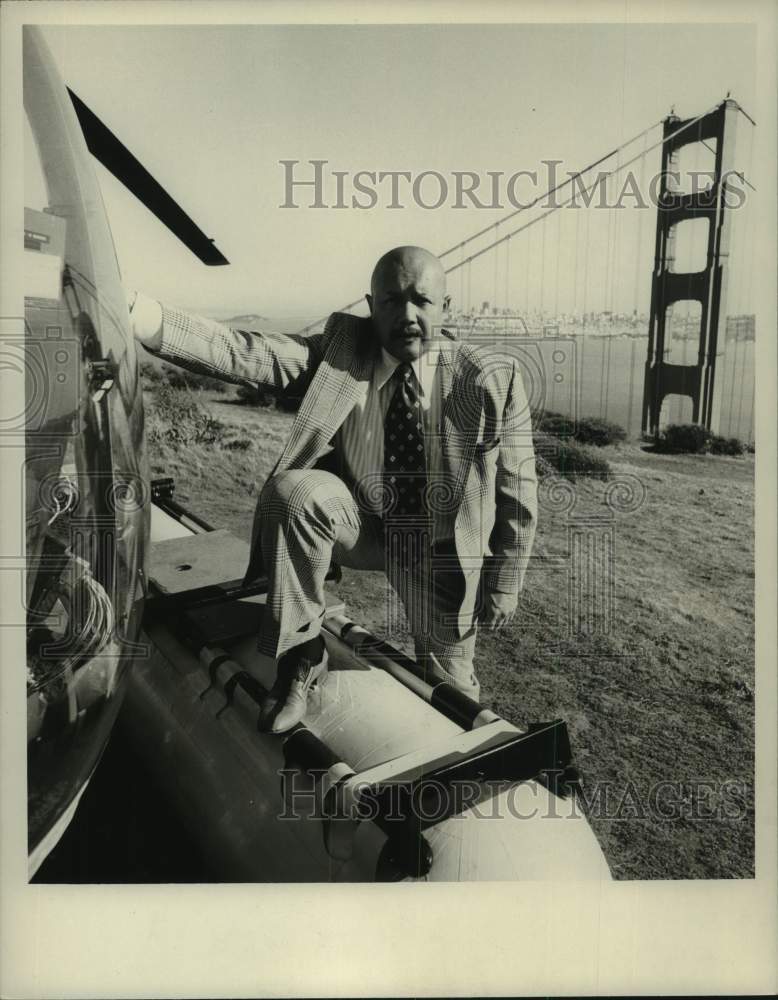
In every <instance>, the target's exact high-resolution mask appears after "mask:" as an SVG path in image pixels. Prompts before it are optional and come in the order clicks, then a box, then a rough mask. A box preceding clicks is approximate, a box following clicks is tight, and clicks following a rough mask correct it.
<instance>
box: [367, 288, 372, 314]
mask: <svg viewBox="0 0 778 1000" xmlns="http://www.w3.org/2000/svg"><path fill="white" fill-rule="evenodd" d="M365 301H366V302H367V307H368V309H369V310H370V315H371V316H372V315H373V296H372V295H371V294H370V293H369V292H368V293H367V295H365Z"/></svg>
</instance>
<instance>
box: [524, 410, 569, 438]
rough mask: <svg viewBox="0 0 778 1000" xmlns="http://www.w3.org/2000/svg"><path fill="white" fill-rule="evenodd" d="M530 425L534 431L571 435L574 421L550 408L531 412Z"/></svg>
mask: <svg viewBox="0 0 778 1000" xmlns="http://www.w3.org/2000/svg"><path fill="white" fill-rule="evenodd" d="M532 426H533V427H534V429H535V430H536V431H542V432H543V433H544V434H557V435H559V437H573V435H574V434H575V421H574V420H573V419H571V418H570V417H565V416H563V414H561V413H553V412H552V411H551V410H549V411H547V412H545V413H533V414H532Z"/></svg>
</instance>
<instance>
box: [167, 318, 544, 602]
mask: <svg viewBox="0 0 778 1000" xmlns="http://www.w3.org/2000/svg"><path fill="white" fill-rule="evenodd" d="M376 352H377V344H376V341H375V338H374V336H373V329H372V325H371V323H370V320H369V319H364V318H361V317H356V316H350V315H347V314H345V313H333V314H332V315H331V316H330V318H329V320H328V321H327V324H326V326H325V329H324V331H323V332H322V333H317V334H313V335H311V336H309V337H303V336H298V335H293V336H288V335H283V334H273V333H251V332H244V331H240V330H233V329H230V328H228V327H226V326H224V325H222V324H220V323H216V322H213V321H210V320H206V319H203V318H200V317H197V316H191V315H189V314H186V313H182V312H179V311H178V310H173V309H168V308H164V307H163V345H162V349H161V351H160V354H161V355H162V356H163V357H165V358H167V359H168V360H170V361H173V362H175V363H176V364H179V365H181V366H182V367H185V368H188V369H190V370H193V371H196V372H200V373H202V374H207V375H211V376H215V377H217V378H221V379H223V380H225V381H228V382H234V383H238V384H244V385H249V386H261V387H265V388H268V389H272V390H275V391H278V392H286V393H292V394H296V395H299V396H301V398H302V402H301V405H300V408H299V410H298V412H297V415H296V417H295V420H294V423H293V425H292V429H291V432H290V434H289V438H288V440H287V442H286V445H285V447H284V450H283V452H282V454H281V456H280V458H279V460H278V462H277V464H276V466H275V468H274V470H273V472H272V473H271V475H275V474H276V473H280V472H282V471H285V470H287V469H306V468H312V467H313V466H314V465H316V466H319V467H322V466H323V465H325V467H326V462H327V459H328V458H329V459H330V460H331V459H332V457H333V456H332V455H331V452H332V440H333V437H334V435H335V433H336V431H337V430H338V428H339V427H340V425H341V424H342V423H343V421H344V420H345V418H346V415H347V414H348V413H349V411H350V409H351V408H352V407H353V405H354V404H355V402H356V401H357V399H358V398H359V396H360V394H361V393H363V392H365V391H367V387H368V385H369V381H370V379H371V376H372V371H373V361H374V358H375V356H376ZM438 364H439V365H440V372H439V377H440V382H441V386H442V394H443V406H442V416H441V421H440V425H439V427H438V428H437V431H438V433H439V434H440V444H441V448H442V455H443V469H444V472H443V477H442V481H440V482H438V483H433V484H431V487H432V492H431V494H430V497H431V507H432V516H433V518H434V524H435V537H436V538H440V539H449V540H453V542H454V545H453V546H452V547H451V549H452V553H453V555H452V558H453V560H454V562H455V563H456V564H457V568H458V570H459V572H460V573H461V575H462V576H463V577H464V580H463V582H464V587H463V588H462V608H461V611H462V616H463V618H464V619H467V618H468V615H469V614H470V613H471V612H472V610H473V608H474V605H475V601H476V592H477V590H478V586H479V583H481V581H483V586H484V588H485V589H486V590H487V591H492V592H500V593H505V594H511V593H518V591H519V590H520V589H521V586H522V583H523V580H524V575H525V571H526V568H527V564H528V561H529V556H530V551H531V548H532V542H533V539H534V535H535V527H536V523H537V480H536V474H535V456H534V451H533V445H532V433H531V426H530V414H529V408H528V404H527V399H526V395H525V392H524V387H523V384H522V379H521V374H520V371H519V368H518V365H517V362H516V360H515V359H513V358H511V357H509V356H507V355H496V354H495V353H494V350H493V348H489V349H485V348H483V347H481V348H479V347H478V345H476V344H467V343H461V342H458V341H453V340H450V339H448V340H444V342H443V346H442V349H441V351H440V356H439V359H438ZM351 485H352V486H353V485H354V484H351ZM257 536H258V531H257V519H256V516H255V523H254V531H253V533H252V542H253V544H252V556H251V561H250V564H249V568H248V570H247V573H246V579H252V578H254V577H255V576H258V575H259V573H260V571H261V566H262V560H261V552H260V551H259V546H258V544H256V540H257ZM470 620H472V618H471V619H470Z"/></svg>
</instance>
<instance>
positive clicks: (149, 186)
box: [68, 87, 229, 266]
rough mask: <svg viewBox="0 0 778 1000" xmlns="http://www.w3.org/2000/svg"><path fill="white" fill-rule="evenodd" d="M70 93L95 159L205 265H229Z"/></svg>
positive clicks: (140, 166) (97, 119)
mask: <svg viewBox="0 0 778 1000" xmlns="http://www.w3.org/2000/svg"><path fill="white" fill-rule="evenodd" d="M68 93H69V94H70V99H71V101H72V102H73V107H74V108H75V109H76V115H77V116H78V121H79V124H80V125H81V130H82V131H83V133H84V138H85V139H86V145H87V148H88V149H89V152H90V153H91V154H92V155H93V156H94V157H95V159H97V160H99V161H100V163H102V165H103V166H104V167H106V168H107V169H108V170H110V172H111V173H112V174H113V175H114V177H115V178H116V179H117V180H119V181H121V182H122V184H124V186H125V187H126V188H127V189H128V190H129V191H131V192H132V193H133V194H134V195H135V197H136V198H138V199H139V200H140V201H142V202H143V204H144V205H145V206H146V208H148V210H149V211H150V212H153V213H154V215H156V217H157V218H158V219H159V221H160V222H161V223H163V225H165V226H167V228H168V229H169V230H170V231H171V232H172V233H173V234H174V235H175V236H177V237H178V238H179V239H180V240H181V242H182V243H184V244H185V245H186V246H187V247H189V249H190V250H191V251H192V253H193V254H195V256H196V257H199V259H200V260H201V261H202V262H203V264H208V265H210V266H213V265H218V264H229V261H228V260H227V258H226V257H225V256H224V255H223V254H222V253H221V252H220V251H219V250H217V248H216V247H215V246H214V243H213V240H212V239H209V237H207V236H206V235H205V233H204V232H203V231H202V229H200V228H199V226H197V225H196V224H195V223H194V222H193V221H192V220H191V219H190V218H189V216H188V215H187V214H186V212H185V211H184V210H183V208H181V206H180V205H178V204H177V203H176V202H175V201H174V200H173V199H172V198H171V197H170V195H169V194H168V193H167V191H166V190H165V189H164V188H163V187H162V185H161V184H159V183H158V182H157V181H155V180H154V178H153V177H152V176H151V174H150V173H149V172H148V170H146V168H145V167H144V166H143V164H142V163H141V162H140V161H139V160H137V159H136V158H135V157H134V156H133V155H132V153H131V152H130V151H129V149H127V147H126V146H125V145H123V144H122V143H121V142H119V140H118V139H117V138H116V136H115V135H114V134H113V132H111V130H110V129H109V128H107V127H106V126H105V125H103V123H102V122H101V121H100V119H99V118H98V117H97V115H96V114H95V113H94V112H93V111H91V110H90V109H89V108H88V107H87V106H86V104H84V102H83V101H82V100H81V98H80V97H79V96H78V94H74V93H73V91H72V90H71V89H70V87H68Z"/></svg>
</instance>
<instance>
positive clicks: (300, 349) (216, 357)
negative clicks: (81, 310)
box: [128, 292, 322, 391]
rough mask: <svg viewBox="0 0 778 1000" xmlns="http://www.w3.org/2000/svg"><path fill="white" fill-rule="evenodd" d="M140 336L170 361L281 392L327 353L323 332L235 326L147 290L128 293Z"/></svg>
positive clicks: (135, 331)
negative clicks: (268, 330) (182, 307)
mask: <svg viewBox="0 0 778 1000" xmlns="http://www.w3.org/2000/svg"><path fill="white" fill-rule="evenodd" d="M128 305H129V309H130V324H131V327H132V332H133V334H134V336H135V338H136V340H137V341H138V342H139V343H141V344H142V345H143V346H144V347H145V348H146V349H147V350H149V351H151V352H152V353H154V354H157V355H158V356H159V357H161V358H164V359H165V360H166V361H171V362H173V363H174V364H177V365H180V366H181V367H182V368H186V369H188V370H189V371H193V372H197V373H198V374H200V375H210V376H212V377H213V378H219V379H222V380H223V381H225V382H234V383H236V384H238V385H249V386H252V387H261V388H266V389H275V390H277V391H282V390H284V389H286V388H288V387H289V386H290V385H291V384H293V383H294V382H296V381H297V380H298V379H300V378H304V377H305V376H306V375H307V374H309V373H310V372H311V371H312V370H313V369H314V368H315V367H316V366H317V365H318V363H319V361H320V360H321V357H322V334H314V335H313V336H310V337H301V336H296V335H292V336H290V335H285V334H281V333H254V332H248V331H244V330H233V329H232V328H231V327H228V326H225V324H223V323H218V322H216V321H215V320H209V319H205V318H204V317H202V316H194V315H192V314H190V313H186V312H182V311H181V310H179V309H169V308H167V307H166V306H163V305H161V304H160V303H159V302H157V301H156V300H155V299H152V298H149V296H147V295H144V294H143V293H142V292H133V293H130V295H129V296H128Z"/></svg>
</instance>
